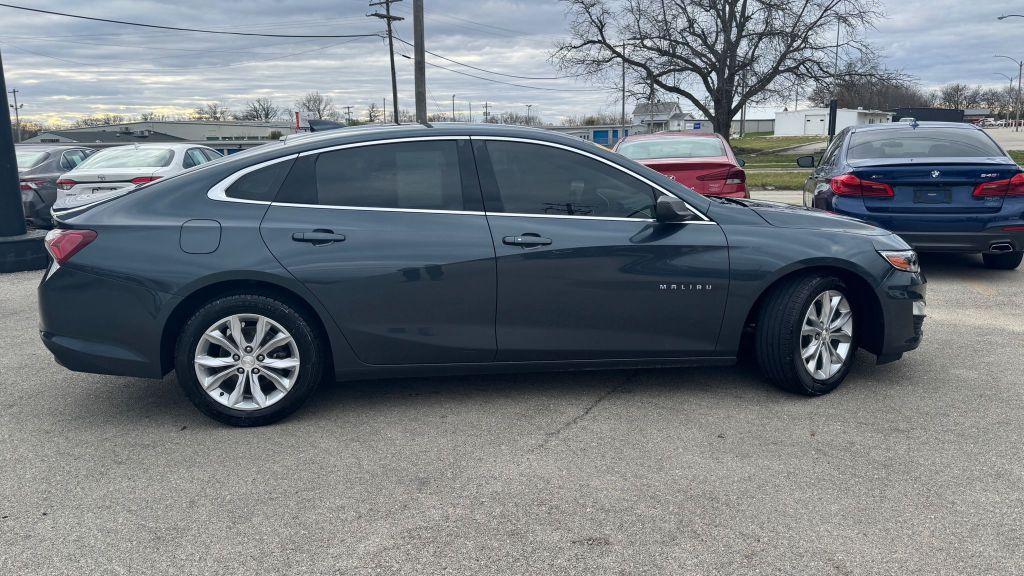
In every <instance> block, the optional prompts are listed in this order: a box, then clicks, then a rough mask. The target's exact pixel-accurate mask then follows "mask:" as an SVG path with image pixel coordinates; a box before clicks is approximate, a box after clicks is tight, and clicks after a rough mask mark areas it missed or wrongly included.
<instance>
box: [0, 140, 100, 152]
mask: <svg viewBox="0 0 1024 576" xmlns="http://www.w3.org/2000/svg"><path fill="white" fill-rule="evenodd" d="M14 147H15V149H17V148H21V149H24V150H38V151H40V152H51V151H53V152H55V151H61V150H95V148H92V147H90V146H87V145H85V144H48V143H41V142H40V143H37V142H20V143H18V144H15V145H14Z"/></svg>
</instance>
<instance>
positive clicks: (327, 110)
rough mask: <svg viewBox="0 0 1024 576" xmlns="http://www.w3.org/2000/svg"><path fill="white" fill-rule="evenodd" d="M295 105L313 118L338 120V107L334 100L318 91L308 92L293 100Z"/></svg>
mask: <svg viewBox="0 0 1024 576" xmlns="http://www.w3.org/2000/svg"><path fill="white" fill-rule="evenodd" d="M295 107H296V108H298V109H299V110H300V111H302V112H305V113H306V115H307V116H309V117H310V118H313V119H314V120H338V118H339V115H338V109H337V108H335V107H334V100H333V99H332V98H331V97H330V96H326V95H324V94H321V93H320V92H319V91H315V92H309V93H307V94H306V95H305V96H303V97H302V98H301V99H299V100H296V101H295Z"/></svg>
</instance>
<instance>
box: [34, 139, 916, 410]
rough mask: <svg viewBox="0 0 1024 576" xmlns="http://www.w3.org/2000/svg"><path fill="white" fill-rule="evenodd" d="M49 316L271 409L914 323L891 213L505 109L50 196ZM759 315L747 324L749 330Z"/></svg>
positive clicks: (45, 306)
mask: <svg viewBox="0 0 1024 576" xmlns="http://www.w3.org/2000/svg"><path fill="white" fill-rule="evenodd" d="M55 215H56V216H57V217H58V220H59V221H60V228H59V229H57V230H53V231H51V232H50V234H49V235H48V237H47V240H46V246H47V247H48V250H49V251H50V254H51V255H52V256H53V262H52V264H51V265H50V267H49V270H48V271H47V272H46V273H45V278H44V280H43V282H42V283H41V285H40V287H39V306H40V315H41V330H42V340H43V342H44V343H45V345H46V346H47V347H48V348H49V349H50V351H51V352H52V353H53V354H54V356H55V357H56V358H57V360H58V362H60V363H61V364H63V365H64V366H66V367H68V368H70V369H72V370H79V371H84V372H96V373H103V374H116V375H128V376H138V377H149V378H161V377H162V376H163V375H165V374H166V373H168V372H169V371H170V370H172V369H173V370H175V371H176V373H177V380H178V382H179V383H180V385H181V386H182V387H183V389H184V391H185V393H186V394H187V395H188V397H189V398H190V399H191V400H192V402H194V403H195V405H196V406H197V407H198V408H199V409H200V410H201V411H203V412H204V413H206V414H208V415H209V416H212V417H213V418H216V419H218V420H220V421H222V422H226V423H230V424H235V425H258V424H266V423H269V422H272V421H275V420H277V419H279V418H282V417H284V416H285V415H287V414H288V413H290V412H292V411H293V410H295V409H296V408H297V407H298V406H299V404H301V403H302V402H303V401H304V400H305V399H306V398H307V397H308V396H309V395H310V393H311V392H312V391H313V389H314V388H315V387H316V386H317V384H318V382H320V380H321V379H322V378H324V377H326V376H333V377H336V378H339V379H353V378H360V379H362V378H368V377H384V376H400V375H418V376H422V375H430V374H434V375H444V374H457V373H473V372H508V371H537V370H551V369H558V370H562V369H581V368H608V367H623V366H651V365H655V366H693V365H725V364H731V363H733V362H734V361H735V360H736V358H737V355H738V351H739V350H740V342H741V339H742V338H743V336H744V334H745V333H748V334H749V335H750V337H751V338H752V341H753V343H754V348H755V350H756V351H757V353H756V354H757V359H758V362H759V363H760V365H761V368H762V370H763V372H764V374H765V375H766V376H767V378H768V379H769V380H771V381H772V382H774V383H776V384H778V385H779V386H781V387H783V388H785V389H787V390H791V391H795V392H798V393H802V394H809V395H817V394H824V393H827V392H829V391H831V390H833V389H834V388H835V387H836V386H838V385H839V384H840V382H842V381H843V379H844V378H846V375H847V373H848V372H849V370H850V368H851V365H852V363H853V357H854V351H855V350H856V349H857V348H858V347H861V348H864V349H866V350H868V351H870V352H872V353H874V354H876V355H877V357H878V361H879V362H889V361H893V360H896V359H898V358H899V357H900V356H901V355H902V354H903V353H904V352H906V351H908V350H912V349H914V348H915V347H917V346H918V343H919V342H920V339H921V334H922V326H923V320H924V310H925V308H924V306H925V300H924V298H925V280H924V278H923V277H922V276H921V274H920V273H919V271H918V264H917V260H916V255H915V254H914V252H913V251H912V250H911V249H910V247H909V246H907V244H906V243H905V242H904V241H903V240H901V239H900V238H899V237H898V236H896V235H894V234H892V233H890V232H888V231H885V230H881V229H879V228H876V227H874V226H870V225H868V224H864V223H861V222H858V221H856V220H853V219H850V218H845V217H842V216H836V215H831V214H828V213H826V212H821V211H816V210H813V211H812V210H807V209H805V208H802V207H791V206H784V205H779V204H773V203H760V202H754V201H749V200H742V201H741V200H733V199H719V198H706V197H703V196H701V195H699V194H697V193H695V192H693V191H692V190H690V189H689V188H686V187H684V186H683V185H681V184H680V183H678V182H676V181H674V180H672V179H669V178H667V177H665V176H663V175H662V174H659V173H658V172H655V171H653V170H650V169H648V168H646V167H644V166H643V165H641V164H638V163H636V162H633V161H631V160H629V159H627V158H625V157H623V156H621V155H619V154H614V153H611V152H608V151H605V150H603V149H601V148H599V147H598V146H595V145H593V144H591V143H587V142H584V141H582V140H579V139H576V138H571V137H568V136H563V135H559V134H556V133H553V132H548V131H544V130H538V129H530V128H515V127H508V126H494V125H482V126H474V125H461V124H457V125H446V126H440V125H438V126H435V127H432V128H427V127H422V126H400V127H391V128H386V127H367V128H350V129H345V130H335V131H330V132H324V133H321V134H311V135H305V136H300V137H290V138H288V139H286V140H285V141H283V142H280V143H271V144H265V145H263V146H260V147H259V148H255V149H252V150H249V151H246V152H242V153H239V154H235V155H232V156H230V157H228V158H225V159H224V160H221V161H219V162H213V163H210V164H208V165H206V166H202V167H199V168H198V169H196V170H192V171H189V172H186V173H183V174H180V175H178V176H174V177H170V178H165V179H163V180H160V181H158V182H155V183H153V184H150V185H148V186H143V187H139V188H136V189H134V190H131V191H127V192H124V193H123V194H122V195H121V196H119V197H117V198H112V199H107V200H105V201H102V202H98V203H93V204H91V205H87V206H83V207H80V208H77V209H71V210H67V211H63V212H59V213H55ZM748 331H749V332H748Z"/></svg>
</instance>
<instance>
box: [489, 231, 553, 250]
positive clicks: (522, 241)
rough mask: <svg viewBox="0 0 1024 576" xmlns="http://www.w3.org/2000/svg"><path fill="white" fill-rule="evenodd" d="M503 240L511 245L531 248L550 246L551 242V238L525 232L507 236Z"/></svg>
mask: <svg viewBox="0 0 1024 576" xmlns="http://www.w3.org/2000/svg"><path fill="white" fill-rule="evenodd" d="M501 241H502V242H503V243H505V244H508V245H509V246H523V247H524V248H529V247H532V246H548V245H550V244H551V238H542V237H540V236H537V235H536V234H523V235H521V236H505V237H504V238H502V239H501Z"/></svg>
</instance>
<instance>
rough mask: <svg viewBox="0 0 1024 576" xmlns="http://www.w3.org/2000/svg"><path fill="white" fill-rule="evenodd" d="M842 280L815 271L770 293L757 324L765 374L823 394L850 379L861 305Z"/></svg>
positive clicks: (789, 387) (790, 387) (786, 385)
mask: <svg viewBox="0 0 1024 576" xmlns="http://www.w3.org/2000/svg"><path fill="white" fill-rule="evenodd" d="M848 293H849V291H848V289H847V287H846V285H845V284H843V282H842V280H840V279H839V278H836V277H834V276H826V275H809V276H801V277H797V278H793V279H790V280H788V281H785V282H784V283H782V284H780V285H779V286H776V287H775V288H773V289H772V291H771V292H770V293H769V294H768V297H767V299H766V300H765V302H764V305H763V306H762V307H761V312H760V316H759V320H758V324H757V340H756V353H757V360H758V364H759V365H760V367H761V371H762V372H763V373H764V375H765V376H766V377H767V378H768V379H769V380H770V381H771V382H772V383H773V384H775V385H776V386H779V387H780V388H782V389H784V390H788V391H790V392H796V393H800V394H806V395H809V396H817V395H820V394H827V393H829V392H831V391H832V390H835V389H836V388H837V387H838V386H839V385H840V384H841V383H842V382H843V380H845V379H846V376H847V374H849V372H850V366H851V365H852V364H853V357H854V353H855V352H856V350H857V340H856V332H855V326H854V321H855V310H854V306H853V303H852V302H851V300H850V298H849V297H848V296H847V294H848Z"/></svg>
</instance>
